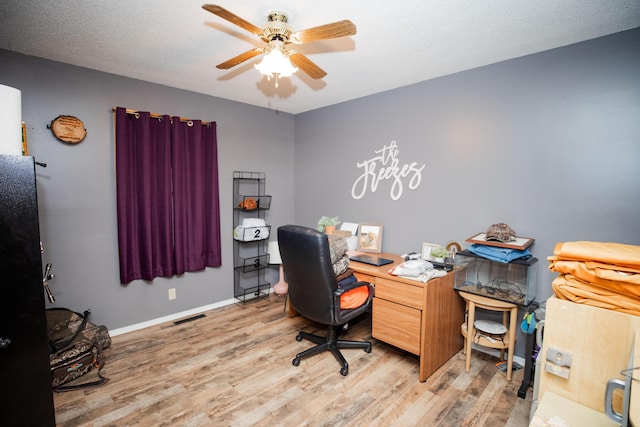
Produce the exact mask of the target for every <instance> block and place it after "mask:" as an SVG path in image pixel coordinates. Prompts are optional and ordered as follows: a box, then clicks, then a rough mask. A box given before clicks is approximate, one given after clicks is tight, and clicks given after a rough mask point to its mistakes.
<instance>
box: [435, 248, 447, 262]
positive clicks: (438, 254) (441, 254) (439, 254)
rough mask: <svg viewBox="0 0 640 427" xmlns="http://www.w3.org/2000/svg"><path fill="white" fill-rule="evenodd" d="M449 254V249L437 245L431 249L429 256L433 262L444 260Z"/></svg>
mask: <svg viewBox="0 0 640 427" xmlns="http://www.w3.org/2000/svg"><path fill="white" fill-rule="evenodd" d="M450 256H451V254H450V253H449V251H448V250H446V249H445V248H443V247H442V246H438V247H437V248H435V249H433V250H432V251H431V257H432V258H433V260H434V261H435V262H444V259H445V258H449V257H450Z"/></svg>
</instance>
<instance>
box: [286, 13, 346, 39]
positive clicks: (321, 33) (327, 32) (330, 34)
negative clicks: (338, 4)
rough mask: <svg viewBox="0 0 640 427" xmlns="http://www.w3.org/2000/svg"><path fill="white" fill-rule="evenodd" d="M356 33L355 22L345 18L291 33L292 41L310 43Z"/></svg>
mask: <svg viewBox="0 0 640 427" xmlns="http://www.w3.org/2000/svg"><path fill="white" fill-rule="evenodd" d="M355 33H356V26H355V24H354V23H353V22H351V21H349V20H348V19H345V20H344V21H338V22H334V23H331V24H325V25H320V26H319V27H313V28H307V29H306V30H302V31H297V32H295V33H293V34H292V35H291V41H292V42H293V43H295V44H302V43H309V42H313V41H316V40H325V39H334V38H337V37H344V36H352V35H354V34H355Z"/></svg>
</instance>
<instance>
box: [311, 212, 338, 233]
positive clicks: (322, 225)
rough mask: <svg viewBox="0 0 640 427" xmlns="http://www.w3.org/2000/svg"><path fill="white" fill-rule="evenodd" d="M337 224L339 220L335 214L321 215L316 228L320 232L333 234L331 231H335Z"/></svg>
mask: <svg viewBox="0 0 640 427" xmlns="http://www.w3.org/2000/svg"><path fill="white" fill-rule="evenodd" d="M338 224H340V220H339V219H338V217H337V216H334V217H330V216H323V217H320V219H319V220H318V225H317V227H316V230H318V231H319V232H321V233H327V234H333V232H334V231H336V226H337V225H338Z"/></svg>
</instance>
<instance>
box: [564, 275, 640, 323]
mask: <svg viewBox="0 0 640 427" xmlns="http://www.w3.org/2000/svg"><path fill="white" fill-rule="evenodd" d="M551 285H552V287H553V292H554V294H555V296H556V297H558V298H560V299H564V300H569V301H572V302H575V303H580V304H586V305H591V306H594V307H600V308H606V309H609V310H614V311H620V312H623V313H627V314H632V315H634V316H640V298H634V297H631V296H627V295H623V294H620V293H618V292H616V291H612V290H610V289H607V288H604V287H601V286H597V285H594V284H592V283H588V282H585V281H582V280H580V279H578V278H576V277H574V276H572V275H571V274H563V275H560V276H558V277H556V278H555V279H554V281H553V282H552V284H551Z"/></svg>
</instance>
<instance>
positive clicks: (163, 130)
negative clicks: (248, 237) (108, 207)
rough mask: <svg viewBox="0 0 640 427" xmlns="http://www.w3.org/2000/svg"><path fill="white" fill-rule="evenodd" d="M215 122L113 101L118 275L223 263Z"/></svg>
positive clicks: (148, 275)
mask: <svg viewBox="0 0 640 427" xmlns="http://www.w3.org/2000/svg"><path fill="white" fill-rule="evenodd" d="M217 153H218V150H217V136H216V124H215V123H209V124H202V122H201V121H200V120H193V121H189V122H185V121H181V120H180V118H178V117H174V118H170V117H169V116H166V115H165V116H162V117H151V114H150V113H148V112H137V113H136V114H128V113H127V111H126V109H124V108H121V107H118V108H116V193H117V217H118V250H119V258H120V281H121V282H122V283H129V282H131V281H132V280H136V279H144V280H152V279H154V278H155V277H169V276H173V275H176V274H183V273H184V272H187V271H198V270H202V269H204V268H205V267H207V266H208V267H218V266H220V265H221V264H222V257H221V244H220V204H219V191H218V154H217Z"/></svg>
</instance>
